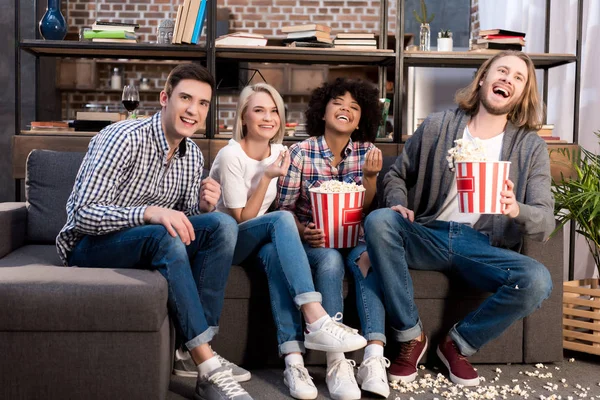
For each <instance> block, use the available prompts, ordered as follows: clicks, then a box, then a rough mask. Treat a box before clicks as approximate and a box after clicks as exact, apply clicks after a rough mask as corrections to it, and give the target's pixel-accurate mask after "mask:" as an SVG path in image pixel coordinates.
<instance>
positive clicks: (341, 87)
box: [304, 78, 381, 142]
mask: <svg viewBox="0 0 600 400" xmlns="http://www.w3.org/2000/svg"><path fill="white" fill-rule="evenodd" d="M346 93H350V95H352V97H353V98H354V100H356V101H357V102H358V105H359V106H360V109H361V118H360V122H359V123H358V127H357V128H356V130H355V131H354V132H352V136H351V139H352V140H353V141H357V142H374V141H375V138H376V137H377V128H378V127H379V123H380V121H381V104H380V103H379V90H377V88H376V87H375V85H373V84H372V83H370V82H367V81H363V80H361V79H347V78H337V79H336V80H335V82H333V83H324V84H323V85H322V86H320V87H318V88H316V89H315V90H313V92H312V95H311V97H310V101H309V102H308V109H307V110H306V111H305V112H304V115H305V116H306V131H307V132H308V134H309V135H311V136H322V135H324V134H325V121H323V116H324V115H325V108H326V107H327V103H329V100H331V99H333V98H336V97H338V96H343V95H344V94H346Z"/></svg>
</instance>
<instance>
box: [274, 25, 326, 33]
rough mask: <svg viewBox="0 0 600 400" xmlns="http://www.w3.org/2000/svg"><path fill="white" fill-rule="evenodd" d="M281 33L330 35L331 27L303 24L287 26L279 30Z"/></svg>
mask: <svg viewBox="0 0 600 400" xmlns="http://www.w3.org/2000/svg"><path fill="white" fill-rule="evenodd" d="M281 31H282V32H283V33H290V32H298V31H323V32H327V33H331V27H329V26H327V25H323V24H304V25H289V26H284V27H282V28H281Z"/></svg>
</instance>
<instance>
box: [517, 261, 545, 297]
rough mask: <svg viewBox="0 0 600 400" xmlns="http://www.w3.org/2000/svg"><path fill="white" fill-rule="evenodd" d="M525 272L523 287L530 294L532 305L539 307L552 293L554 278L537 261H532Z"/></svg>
mask: <svg viewBox="0 0 600 400" xmlns="http://www.w3.org/2000/svg"><path fill="white" fill-rule="evenodd" d="M525 271H526V272H525V276H524V278H523V280H522V283H521V284H522V287H523V288H527V289H528V290H529V292H530V296H529V302H530V303H531V304H530V305H531V306H532V307H538V306H539V305H540V304H541V303H542V301H544V300H546V299H547V298H548V297H549V296H550V293H551V292H552V277H551V276H550V272H549V271H548V269H547V268H546V267H545V266H544V265H543V264H541V263H539V262H537V261H535V260H532V261H531V263H530V264H529V265H528V266H527V268H526V270H525Z"/></svg>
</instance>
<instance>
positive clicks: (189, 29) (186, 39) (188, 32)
mask: <svg viewBox="0 0 600 400" xmlns="http://www.w3.org/2000/svg"><path fill="white" fill-rule="evenodd" d="M199 11H200V0H190V5H189V7H188V13H187V17H186V18H185V23H184V24H183V34H182V35H181V43H187V44H193V42H192V37H193V36H194V28H195V26H196V19H197V18H198V12H199ZM182 21H183V20H182Z"/></svg>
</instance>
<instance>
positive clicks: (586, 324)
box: [563, 279, 600, 355]
mask: <svg viewBox="0 0 600 400" xmlns="http://www.w3.org/2000/svg"><path fill="white" fill-rule="evenodd" d="M563 292H564V293H563V347H564V348H565V349H569V350H576V351H582V352H585V353H590V354H596V355H600V279H581V280H578V281H568V282H563Z"/></svg>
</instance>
